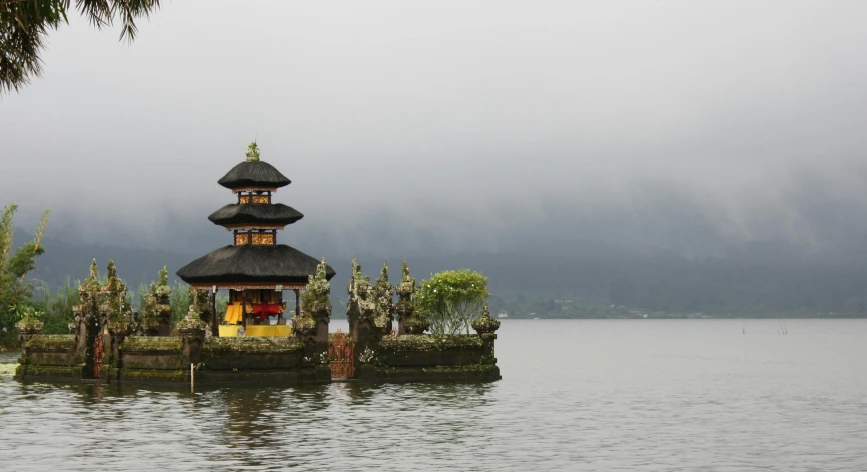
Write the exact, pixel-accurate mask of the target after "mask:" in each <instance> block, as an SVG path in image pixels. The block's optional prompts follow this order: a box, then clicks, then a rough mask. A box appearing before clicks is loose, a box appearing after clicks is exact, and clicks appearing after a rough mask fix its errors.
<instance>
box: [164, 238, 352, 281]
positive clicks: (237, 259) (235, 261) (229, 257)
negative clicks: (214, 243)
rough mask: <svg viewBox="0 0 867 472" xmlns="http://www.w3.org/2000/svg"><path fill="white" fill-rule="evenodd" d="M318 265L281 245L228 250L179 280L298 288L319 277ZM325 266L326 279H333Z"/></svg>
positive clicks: (183, 271)
mask: <svg viewBox="0 0 867 472" xmlns="http://www.w3.org/2000/svg"><path fill="white" fill-rule="evenodd" d="M317 264H319V261H318V260H317V259H316V258H314V257H312V256H308V255H307V254H304V253H303V252H301V251H299V250H297V249H295V248H293V247H290V246H287V245H285V244H278V245H275V246H255V245H252V246H250V245H242V246H225V247H221V248H219V249H217V250H215V251H212V252H210V253H208V254H207V255H204V256H202V257H200V258H198V259H196V260H194V261H193V262H190V263H189V264H187V265H185V266H183V267H181V268H180V269H179V270H178V271H177V274H178V277H180V278H181V280H183V281H184V282H186V283H188V284H190V285H195V286H202V285H218V286H220V287H222V286H224V285H225V284H227V283H229V284H239V285H244V284H253V285H257V284H263V285H285V286H287V287H289V286H298V285H303V284H306V283H307V278H308V276H310V275H315V274H316V265H317ZM334 274H335V272H334V269H332V268H331V266H326V270H325V275H326V278H328V279H329V280H330V279H331V278H332V277H334Z"/></svg>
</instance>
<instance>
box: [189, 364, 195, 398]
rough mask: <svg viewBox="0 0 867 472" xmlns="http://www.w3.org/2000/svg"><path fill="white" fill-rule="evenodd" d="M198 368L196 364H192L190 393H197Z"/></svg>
mask: <svg viewBox="0 0 867 472" xmlns="http://www.w3.org/2000/svg"><path fill="white" fill-rule="evenodd" d="M195 386H196V368H195V365H193V364H190V393H195V391H196V388H195Z"/></svg>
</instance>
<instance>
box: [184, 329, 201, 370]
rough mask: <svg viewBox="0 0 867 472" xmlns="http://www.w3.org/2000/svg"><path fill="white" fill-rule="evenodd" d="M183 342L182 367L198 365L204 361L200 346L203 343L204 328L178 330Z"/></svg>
mask: <svg viewBox="0 0 867 472" xmlns="http://www.w3.org/2000/svg"><path fill="white" fill-rule="evenodd" d="M179 331H180V332H181V336H182V337H183V340H184V365H188V364H199V363H200V362H202V361H203V360H204V358H203V356H202V344H204V343H205V329H204V328H186V329H180V330H179Z"/></svg>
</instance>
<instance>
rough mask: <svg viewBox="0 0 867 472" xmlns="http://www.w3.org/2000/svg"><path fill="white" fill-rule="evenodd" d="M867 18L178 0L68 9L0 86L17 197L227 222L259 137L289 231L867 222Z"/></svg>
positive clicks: (77, 230)
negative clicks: (129, 15) (227, 180)
mask: <svg viewBox="0 0 867 472" xmlns="http://www.w3.org/2000/svg"><path fill="white" fill-rule="evenodd" d="M865 24H867V2H862V1H849V2H847V1H833V2H829V1H809V2H808V1H793V0H780V1H749V2H747V1H737V2H696V1H682V2H668V1H649V0H643V1H633V2H627V1H606V2H600V1H586V2H582V1H576V0H570V1H562V2H554V1H548V2H545V1H523V2H518V1H503V0H499V1H485V2H472V1H467V0H462V1H443V0H439V1H436V2H422V1H413V2H407V1H389V2H385V1H358V0H352V1H340V2H336V1H310V2H286V1H243V2H242V1H238V0H234V1H214V0H208V1H204V0H201V1H191V0H187V1H182V0H174V1H168V2H164V4H163V7H162V8H161V10H160V11H158V12H157V13H156V14H155V15H154V16H153V17H152V18H151V19H150V20H149V21H146V20H144V21H141V23H140V32H139V36H138V39H137V40H136V41H135V43H133V44H132V45H127V44H124V43H119V42H118V41H117V39H118V30H116V29H115V30H108V31H102V32H97V31H95V30H93V29H92V28H91V27H90V26H89V25H88V24H87V22H86V21H85V20H83V19H81V18H78V17H71V18H70V25H68V26H62V27H61V28H60V29H59V30H58V31H56V32H55V33H52V34H51V37H50V42H49V45H48V49H47V51H46V52H45V54H44V56H43V59H44V61H45V73H44V77H42V78H37V79H34V80H33V82H32V84H31V85H30V86H28V87H26V88H24V89H23V90H22V91H21V92H19V93H13V94H11V95H7V96H4V97H2V98H0V158H2V162H3V172H2V173H0V202H2V203H3V204H5V203H6V202H9V201H13V200H14V201H16V202H17V203H18V204H19V205H20V207H21V213H20V215H21V218H20V219H19V223H20V224H21V225H23V226H32V224H33V223H34V222H35V220H36V218H37V216H38V214H39V213H40V212H41V211H42V210H43V209H44V208H51V209H52V211H53V219H52V223H51V224H53V225H54V226H53V227H54V228H55V230H57V231H61V230H62V231H63V232H65V234H68V235H69V237H85V238H90V239H93V240H95V241H104V240H112V241H113V242H115V243H123V244H126V243H129V244H137V245H144V246H155V245H165V246H169V247H175V246H177V247H185V248H186V247H188V246H184V245H183V244H182V243H180V242H178V241H172V242H167V241H161V238H160V235H161V234H175V233H176V232H177V231H179V230H178V228H181V227H187V226H191V227H192V226H194V227H195V228H196V230H195V231H187V232H186V233H184V234H186V235H187V236H189V237H190V238H194V237H195V234H196V233H197V232H198V231H207V232H209V237H218V238H220V237H224V239H226V241H225V243H229V240H228V237H226V236H224V235H223V234H220V233H219V231H221V230H220V229H218V228H213V227H209V226H207V225H209V224H210V223H208V222H207V220H206V217H207V215H208V214H209V213H210V212H212V211H213V210H215V209H217V208H219V207H220V206H222V205H223V204H225V203H229V202H230V201H231V200H232V197H231V195H230V193H229V192H228V191H227V190H225V189H223V188H222V187H219V186H218V185H217V184H216V181H217V180H218V179H219V178H220V177H221V176H222V175H223V174H224V173H225V172H226V171H228V170H229V169H230V168H231V167H232V166H233V165H235V164H236V163H237V162H239V161H241V160H243V158H244V150H245V148H246V145H247V144H248V143H249V142H250V141H252V140H253V139H254V138H255V139H258V142H259V145H260V147H261V149H262V159H263V160H265V161H268V162H270V163H272V164H274V165H275V166H276V167H278V168H279V169H280V170H281V171H282V172H283V173H284V174H285V175H287V176H288V177H289V178H290V179H292V180H293V183H292V185H290V186H289V187H287V188H285V189H281V190H280V191H279V192H278V193H277V196H276V201H281V202H283V203H286V204H289V205H290V206H293V207H295V208H296V209H298V210H299V211H301V212H302V213H304V214H305V218H304V219H303V220H301V221H300V222H299V223H297V224H296V225H294V226H293V227H290V228H289V231H291V232H295V234H296V235H297V234H300V235H302V236H303V237H304V238H307V239H316V238H318V240H319V241H322V239H321V238H327V240H328V241H329V244H333V245H335V246H336V247H339V248H340V249H341V250H346V251H350V252H351V251H353V250H355V249H354V248H353V245H367V246H373V247H376V245H377V244H378V245H389V246H391V245H393V244H395V242H394V239H395V235H399V236H401V237H399V238H397V239H401V238H402V241H400V244H404V245H405V247H406V248H408V249H417V248H419V247H424V246H428V245H431V244H434V242H437V244H439V246H441V247H443V248H452V249H454V248H462V249H470V250H472V249H485V250H497V248H499V247H506V246H508V245H509V244H513V243H515V242H516V241H520V240H522V238H524V239H526V238H535V239H536V240H537V241H540V242H542V243H544V242H545V241H546V240H548V239H550V240H552V241H553V240H556V241H559V242H563V243H566V244H568V242H569V241H570V240H571V239H573V238H574V239H576V240H579V239H611V238H615V239H618V240H622V241H624V242H626V243H629V242H635V241H639V242H640V241H642V240H643V239H644V238H648V237H654V238H657V240H655V242H659V243H660V244H664V242H665V241H669V242H671V244H672V245H674V246H676V247H677V248H678V249H683V250H685V251H689V250H690V246H691V245H696V244H698V245H708V244H710V245H713V244H717V243H718V242H720V241H723V240H731V241H749V240H761V239H773V238H788V239H791V240H794V241H798V242H802V243H805V244H821V243H823V242H830V243H833V242H834V241H835V239H834V238H837V237H844V236H845V237H853V236H854V237H859V238H862V239H864V238H865V237H867V236H865V235H867V221H860V220H861V218H860V217H865V216H867V211H865V208H867V152H865V151H867V140H865V130H867V86H865V84H867V54H865V52H867V51H865V48H867V47H865V45H867V28H865V27H864V25H865ZM865 219H867V218H865ZM191 221H195V222H196V223H195V225H193V224H192V223H190V222H191ZM377 224H381V225H383V226H382V228H386V229H379V230H377V229H376V225H377ZM196 225H198V226H196ZM50 228H51V227H50ZM828 228H831V229H828ZM651 229H652V231H651ZM181 233H183V231H181ZM188 233H192V234H188ZM651 233H652V235H651ZM682 234H688V235H689V236H687V237H684V238H683V239H682V240H681V239H679V238H678V235H682ZM293 237H294V236H291V235H289V236H282V235H281V240H282V241H287V242H289V243H290V244H292V240H293ZM302 239H303V238H302ZM106 242H108V241H106ZM434 245H436V244H434ZM300 248H301V249H302V250H303V249H304V248H303V247H300ZM210 249H211V248H210V247H209V248H203V249H202V251H205V250H210Z"/></svg>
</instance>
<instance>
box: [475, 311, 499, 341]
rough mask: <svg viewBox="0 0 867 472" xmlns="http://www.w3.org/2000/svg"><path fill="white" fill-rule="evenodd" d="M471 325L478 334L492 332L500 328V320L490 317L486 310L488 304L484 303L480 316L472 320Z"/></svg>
mask: <svg viewBox="0 0 867 472" xmlns="http://www.w3.org/2000/svg"><path fill="white" fill-rule="evenodd" d="M472 327H473V329H474V330H476V332H477V333H479V334H488V333H493V332H494V331H496V330H498V329H500V320H496V319H494V318H492V317H491V314H490V313H489V312H488V305H485V306H484V308H482V316H480V317H478V318H476V319H474V320H473V322H472Z"/></svg>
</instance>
